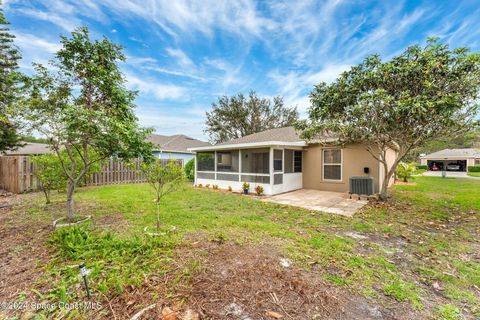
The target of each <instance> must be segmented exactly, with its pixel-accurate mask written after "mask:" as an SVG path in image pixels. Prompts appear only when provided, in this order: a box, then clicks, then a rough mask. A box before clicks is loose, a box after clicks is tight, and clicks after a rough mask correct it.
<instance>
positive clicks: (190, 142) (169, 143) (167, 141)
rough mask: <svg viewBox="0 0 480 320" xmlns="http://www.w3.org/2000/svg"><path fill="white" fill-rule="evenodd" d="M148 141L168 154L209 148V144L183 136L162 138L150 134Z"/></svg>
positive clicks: (161, 136) (158, 135) (162, 136)
mask: <svg viewBox="0 0 480 320" xmlns="http://www.w3.org/2000/svg"><path fill="white" fill-rule="evenodd" d="M148 140H149V141H150V142H152V143H154V144H155V145H157V146H158V147H159V148H160V149H161V150H162V151H170V152H184V153H185V152H188V153H190V151H188V148H195V147H204V146H209V145H210V143H208V142H204V141H200V140H197V139H194V138H190V137H188V136H186V135H183V134H176V135H173V136H164V135H160V134H152V135H150V136H149V138H148Z"/></svg>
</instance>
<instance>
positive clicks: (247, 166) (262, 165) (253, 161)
mask: <svg viewBox="0 0 480 320" xmlns="http://www.w3.org/2000/svg"><path fill="white" fill-rule="evenodd" d="M269 153H270V150H269V149H268V148H259V149H244V150H242V168H241V172H242V173H264V174H267V173H269V172H270V163H269V159H270V154H269Z"/></svg>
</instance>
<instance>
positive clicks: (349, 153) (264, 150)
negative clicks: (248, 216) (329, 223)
mask: <svg viewBox="0 0 480 320" xmlns="http://www.w3.org/2000/svg"><path fill="white" fill-rule="evenodd" d="M334 141H335V139H334V138H333V137H322V139H321V140H320V139H318V140H314V141H310V142H307V141H304V140H303V139H301V138H300V136H299V134H298V133H297V132H296V130H295V129H294V128H293V127H285V128H279V129H271V130H267V131H263V132H259V133H255V134H251V135H248V136H245V137H242V138H238V139H234V140H231V141H228V142H224V143H219V144H216V145H211V146H201V147H194V148H190V149H189V150H190V151H192V152H195V153H196V171H195V184H202V185H206V184H210V185H213V184H216V185H218V186H219V188H225V189H226V188H228V187H229V186H231V187H232V188H233V189H234V190H241V188H242V184H243V182H248V183H250V189H251V190H253V188H255V187H256V185H261V186H262V187H263V188H264V193H265V194H268V195H272V194H278V193H283V192H288V191H292V190H296V189H302V188H305V189H316V190H325V191H335V192H348V191H349V179H350V177H354V176H368V177H371V178H373V184H374V192H375V193H377V192H379V191H380V188H381V181H383V177H384V175H385V172H384V169H383V166H381V164H380V162H379V161H377V160H376V159H375V158H374V157H373V156H372V155H371V154H370V153H368V151H366V149H365V148H364V146H362V145H360V144H355V145H345V146H343V147H339V146H335V145H334V144H333V142H334ZM394 152H395V151H393V150H389V152H388V155H387V156H388V158H389V159H391V161H390V162H391V163H393V160H394V156H395V153H394ZM391 183H393V181H391Z"/></svg>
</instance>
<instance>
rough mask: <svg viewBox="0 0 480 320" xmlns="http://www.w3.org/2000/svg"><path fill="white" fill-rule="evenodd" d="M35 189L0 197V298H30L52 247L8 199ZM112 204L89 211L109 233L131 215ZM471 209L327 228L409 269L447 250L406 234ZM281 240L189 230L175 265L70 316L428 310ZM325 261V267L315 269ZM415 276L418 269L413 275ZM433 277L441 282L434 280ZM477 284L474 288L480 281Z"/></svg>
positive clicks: (346, 315)
mask: <svg viewBox="0 0 480 320" xmlns="http://www.w3.org/2000/svg"><path fill="white" fill-rule="evenodd" d="M35 197H37V199H36V200H38V195H37V196H35V195H21V196H10V197H0V242H1V246H0V270H1V272H0V302H2V301H15V300H16V299H18V297H19V296H20V295H21V294H22V293H24V294H23V295H24V296H25V297H26V298H27V299H38V297H36V296H35V295H34V294H33V293H32V291H31V289H32V288H35V286H36V284H35V282H36V280H38V279H39V278H40V277H42V276H45V275H44V274H43V272H42V268H41V267H42V265H44V264H45V263H47V262H48V261H49V260H50V259H51V257H52V256H53V252H51V251H50V250H51V248H50V247H49V246H47V240H48V237H49V236H50V234H51V232H52V230H53V229H52V227H51V221H50V220H48V219H47V220H48V221H45V220H39V219H38V218H36V216H35V214H34V213H32V215H31V216H30V215H27V214H22V213H23V212H18V210H17V211H16V212H15V214H14V210H12V208H11V207H10V206H16V205H19V204H22V205H23V204H25V203H28V202H29V201H34V200H35ZM61 206H62V204H61V203H56V204H53V205H52V206H50V207H45V208H43V207H42V209H41V210H42V211H44V213H43V216H45V212H47V213H49V212H50V211H51V212H52V214H53V213H55V212H57V213H58V212H63V211H62V210H63V208H62V207H61ZM95 209H97V207H96V206H95V205H93V204H89V203H83V204H80V205H79V207H78V211H79V212H80V213H83V214H86V213H88V212H89V211H92V210H95ZM395 210H400V211H402V212H403V211H406V212H407V211H409V210H411V208H410V207H408V206H407V207H402V205H398V206H396V207H395ZM115 212H117V211H113V212H109V213H105V214H99V215H94V217H93V221H92V225H93V226H94V227H98V228H104V229H107V230H112V231H113V232H114V233H120V232H122V231H124V230H126V229H128V228H129V227H130V226H131V223H132V222H129V221H127V220H125V219H122V215H121V214H119V213H115ZM394 213H395V212H393V213H392V216H393V215H394ZM53 218H54V217H53V216H52V219H53ZM474 218H476V216H475V212H469V213H462V214H458V215H455V216H452V217H450V218H448V219H447V220H442V221H441V223H440V224H434V225H432V224H430V223H426V222H425V221H423V222H422V221H421V220H418V221H407V222H405V226H408V229H407V227H405V230H403V229H401V231H402V232H399V233H398V234H397V235H391V236H386V235H385V234H384V233H382V232H367V231H363V232H362V230H361V229H359V230H352V229H333V228H332V229H331V230H327V231H328V233H329V234H335V235H336V236H339V237H343V238H350V239H353V240H355V242H356V247H355V248H356V250H358V252H357V251H356V252H357V253H360V254H362V253H363V254H364V255H368V254H369V253H371V252H373V250H374V249H375V250H377V247H382V248H383V249H384V250H385V255H386V257H387V261H388V262H392V263H393V264H395V265H396V266H397V267H398V268H400V269H401V270H405V273H406V272H407V271H408V270H409V268H410V266H409V265H410V264H413V263H414V262H415V261H417V260H428V259H431V263H439V262H438V260H435V259H438V257H439V254H443V253H442V252H443V249H441V250H440V249H438V250H440V251H439V252H437V251H434V252H430V253H428V252H427V253H422V255H421V256H416V254H417V253H416V252H410V251H409V250H408V249H409V247H410V246H411V244H412V243H415V244H416V243H419V242H420V241H426V240H425V239H426V237H427V236H428V235H429V234H432V235H435V234H437V233H438V234H449V233H451V232H454V231H455V230H456V226H457V225H458V224H460V223H462V224H465V221H470V220H472V219H474ZM472 221H473V222H476V221H477V220H472ZM407 223H408V225H407ZM410 224H411V225H412V226H410ZM402 225H403V224H402ZM322 227H323V226H322ZM477 230H478V229H477ZM320 231H325V230H320ZM403 231H409V232H408V233H404V232H403ZM472 234H473V235H474V236H473V239H472V241H476V242H475V246H474V248H479V247H478V241H477V240H476V239H478V237H477V236H478V235H479V233H478V232H474V233H472ZM372 245H374V247H372ZM278 250H279V249H277V248H276V246H275V245H274V244H273V245H268V244H264V245H260V244H253V243H243V244H241V245H240V244H236V243H234V242H233V241H226V240H223V239H215V240H214V241H212V239H211V238H209V237H202V236H199V235H198V234H195V235H192V236H191V237H188V238H187V239H186V241H185V243H182V245H180V246H179V247H178V249H176V252H175V257H174V259H173V260H174V262H173V263H174V264H175V265H176V267H174V268H173V270H172V271H170V272H168V273H167V274H162V275H159V274H154V275H149V276H145V280H144V283H143V285H141V286H137V287H133V286H131V287H130V286H129V287H126V288H125V290H124V292H123V293H122V294H121V295H119V296H115V297H108V298H107V297H106V296H104V295H102V294H100V293H98V292H94V293H93V298H92V301H93V302H100V303H101V308H100V309H98V310H95V311H89V312H88V313H80V314H79V315H78V316H72V317H71V318H73V319H77V318H80V319H132V317H134V315H135V314H138V312H139V311H141V310H142V309H144V308H146V307H149V306H150V307H151V308H150V309H148V310H146V311H145V312H144V313H143V314H141V315H139V316H138V317H137V318H136V320H140V319H165V320H175V319H179V320H180V319H183V320H194V319H241V320H249V319H372V320H375V319H392V320H393V319H398V320H403V319H405V320H407V319H424V318H425V316H424V315H425V313H421V312H419V313H416V311H414V309H412V308H411V306H410V305H408V303H407V302H399V301H396V300H394V299H390V298H388V299H383V298H382V299H378V300H373V299H368V298H366V297H364V296H360V295H358V294H356V293H353V291H350V289H349V287H348V286H346V285H344V286H335V285H333V284H329V283H326V282H325V281H324V280H322V275H321V274H320V273H321V272H325V271H327V272H330V270H325V268H326V267H325V266H323V267H322V266H318V268H317V267H312V270H311V271H306V270H304V269H302V268H299V267H297V266H296V265H295V264H294V263H292V262H291V261H289V260H288V259H286V257H285V256H283V255H282V254H281V253H280V252H279V251H278ZM445 250H446V249H445ZM478 258H479V255H478V252H477V253H473V254H471V255H468V256H466V257H465V259H467V260H468V261H470V260H472V259H473V260H478ZM462 259H463V258H462ZM321 268H323V270H320V269H321ZM338 271H339V269H338V268H334V267H332V270H331V272H332V273H333V274H336V273H338ZM447 271H448V270H447ZM338 275H339V276H343V274H338ZM412 277H413V275H412ZM417 278H418V277H417V276H415V277H414V279H415V280H416V279H417ZM419 281H423V280H421V279H420V280H419ZM44 282H45V281H44ZM44 282H43V283H44ZM418 285H419V286H420V287H421V288H422V289H424V290H425V292H429V293H432V294H429V297H428V298H426V301H424V303H425V305H426V306H427V308H428V307H429V301H427V300H432V301H433V302H435V303H433V302H432V303H430V304H431V305H432V306H434V305H439V304H441V303H444V301H447V300H445V299H444V298H443V297H442V290H443V289H435V288H434V290H433V289H432V283H431V281H424V282H422V283H419V284H418ZM433 285H434V284H433ZM436 285H437V286H438V283H437V284H436ZM440 285H441V283H440ZM82 289H83V288H82V287H81V286H78V288H76V289H75V290H77V291H78V292H79V293H81V294H83V290H82ZM478 293H479V294H480V291H479V292H478ZM81 294H80V295H79V296H81ZM2 312H3V313H2ZM7 315H9V316H10V315H13V313H8V314H7V313H5V312H4V311H2V310H0V319H3V318H4V317H6V316H7ZM15 315H16V316H20V317H25V318H28V316H31V314H28V313H23V314H22V313H15ZM67 316H70V315H67ZM467 318H468V319H473V318H471V317H466V319H467Z"/></svg>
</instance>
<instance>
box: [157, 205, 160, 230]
mask: <svg viewBox="0 0 480 320" xmlns="http://www.w3.org/2000/svg"><path fill="white" fill-rule="evenodd" d="M157 231H160V199H157Z"/></svg>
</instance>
